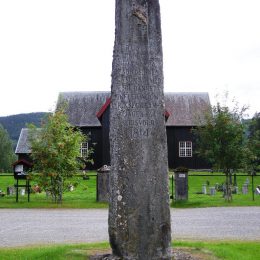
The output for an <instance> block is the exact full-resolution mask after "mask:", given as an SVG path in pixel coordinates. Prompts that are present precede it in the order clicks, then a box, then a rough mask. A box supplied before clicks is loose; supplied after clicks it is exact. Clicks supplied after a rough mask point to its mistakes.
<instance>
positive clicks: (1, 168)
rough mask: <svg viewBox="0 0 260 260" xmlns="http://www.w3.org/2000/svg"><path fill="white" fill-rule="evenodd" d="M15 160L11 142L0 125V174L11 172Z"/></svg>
mask: <svg viewBox="0 0 260 260" xmlns="http://www.w3.org/2000/svg"><path fill="white" fill-rule="evenodd" d="M15 158H16V157H15V154H14V151H13V144H12V141H11V139H10V137H9V135H8V132H7V130H5V129H4V128H3V126H2V125H1V124H0V172H11V171H12V163H13V162H14V161H15Z"/></svg>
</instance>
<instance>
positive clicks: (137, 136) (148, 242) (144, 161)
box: [109, 0, 171, 260]
mask: <svg viewBox="0 0 260 260" xmlns="http://www.w3.org/2000/svg"><path fill="white" fill-rule="evenodd" d="M111 97H112V100H111V111H110V152H111V166H112V167H111V173H110V189H111V191H110V194H111V198H110V207H109V236H110V244H111V247H112V251H113V254H114V255H115V256H118V257H121V258H122V259H142V260H148V259H149V260H152V259H171V258H170V250H169V248H170V241H171V228H170V210H169V194H168V165H167V144H166V130H165V122H164V120H165V119H164V112H165V111H164V101H163V100H164V92H163V70H162V46H161V27H160V8H159V1H158V0H149V1H148V0H124V1H122V0H116V31H115V45H114V57H113V71H112V96H111Z"/></svg>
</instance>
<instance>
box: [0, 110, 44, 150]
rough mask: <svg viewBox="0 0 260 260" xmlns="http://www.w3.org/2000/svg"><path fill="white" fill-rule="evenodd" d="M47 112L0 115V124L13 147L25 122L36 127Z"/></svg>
mask: <svg viewBox="0 0 260 260" xmlns="http://www.w3.org/2000/svg"><path fill="white" fill-rule="evenodd" d="M48 114H49V113H45V112H38V113H28V114H18V115H12V116H4V117H0V124H2V125H3V127H4V128H5V129H6V130H7V132H8V134H9V136H10V138H11V140H12V142H13V147H15V146H16V143H17V141H18V139H19V136H20V132H21V129H22V128H24V127H25V126H26V125H27V124H34V125H36V126H37V127H39V126H40V125H41V122H42V119H43V118H45V117H46V116H47V115H48Z"/></svg>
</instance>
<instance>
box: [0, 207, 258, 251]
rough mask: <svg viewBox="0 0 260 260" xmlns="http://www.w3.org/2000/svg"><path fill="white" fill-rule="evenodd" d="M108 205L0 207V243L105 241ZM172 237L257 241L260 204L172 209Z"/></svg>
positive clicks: (2, 244)
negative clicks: (54, 207)
mask: <svg viewBox="0 0 260 260" xmlns="http://www.w3.org/2000/svg"><path fill="white" fill-rule="evenodd" d="M107 216H108V211H107V209H0V223H1V224H0V225H1V227H0V247H7V246H22V245H32V244H50V243H81V242H83V243H84V242H98V241H108V232H107ZM171 219H172V237H173V239H207V240H210V239H212V240H214V239H217V240H219V239H236V240H259V241H260V207H234V208H233V207H225V208H200V209H199V208H198V209H171Z"/></svg>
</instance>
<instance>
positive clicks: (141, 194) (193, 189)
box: [0, 0, 260, 260]
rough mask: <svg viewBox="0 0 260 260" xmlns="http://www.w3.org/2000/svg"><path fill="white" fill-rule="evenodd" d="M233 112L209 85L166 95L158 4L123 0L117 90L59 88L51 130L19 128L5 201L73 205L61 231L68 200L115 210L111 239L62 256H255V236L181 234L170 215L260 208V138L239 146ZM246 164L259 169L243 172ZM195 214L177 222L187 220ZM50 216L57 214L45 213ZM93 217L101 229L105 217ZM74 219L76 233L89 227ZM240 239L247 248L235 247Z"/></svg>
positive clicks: (121, 259) (138, 259) (117, 259)
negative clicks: (211, 95)
mask: <svg viewBox="0 0 260 260" xmlns="http://www.w3.org/2000/svg"><path fill="white" fill-rule="evenodd" d="M236 109H237V108H234V110H229V109H228V108H227V107H221V105H220V104H219V103H218V104H217V105H216V106H211V104H210V101H209V95H208V93H207V92H198V93H194V92H191V93H175V92H164V73H163V49H162V31H161V14H160V4H159V1H158V0H151V1H141V0H133V1H120V0H117V1H115V41H114V50H113V62H112V74H111V91H108V92H97V91H94V92H83V91H82V92H76V91H73V92H62V93H60V95H59V98H58V101H57V105H56V110H55V113H53V114H51V115H49V117H48V120H46V122H47V123H45V125H44V124H43V127H42V128H40V129H39V128H36V127H35V126H29V128H22V129H21V134H20V137H19V140H18V144H17V147H16V152H15V153H16V155H17V156H18V160H17V161H15V162H14V163H13V165H12V167H13V173H11V174H2V175H0V208H3V209H4V210H6V209H25V208H26V209H31V211H34V210H32V209H38V210H37V211H35V213H34V214H35V215H36V212H40V211H41V210H43V209H55V210H57V211H56V213H57V215H59V214H62V213H64V212H65V222H64V225H63V227H62V232H63V237H65V233H66V232H67V231H69V230H66V227H67V225H68V226H69V224H70V223H69V222H70V219H69V218H68V219H67V218H66V214H67V212H69V211H70V210H71V209H77V210H79V209H92V211H94V209H98V208H99V209H104V210H103V212H101V211H99V214H100V216H101V214H103V213H104V212H105V213H108V217H107V231H108V232H107V233H108V234H107V235H108V239H107V240H108V241H109V244H108V241H107V242H106V243H103V244H100V243H97V244H93V245H89V244H88V245H86V244H85V245H84V244H83V245H80V244H78V245H64V246H63V249H62V252H59V257H60V256H61V255H62V257H63V258H66V259H67V258H68V259H74V257H75V254H77V255H78V256H79V257H81V258H82V257H84V258H86V257H87V259H90V260H171V259H176V260H188V259H190V260H195V259H199V260H201V259H215V256H216V257H219V259H222V258H223V259H224V258H225V257H226V256H229V257H230V259H240V256H241V255H243V254H244V252H245V253H246V254H248V256H249V259H250V257H252V258H251V259H257V256H258V258H259V253H260V251H259V247H258V248H256V249H255V248H254V249H253V250H252V247H257V246H258V245H259V244H258V242H257V241H250V242H248V244H247V243H246V242H244V241H234V242H233V241H229V240H228V241H224V242H223V243H220V242H219V241H215V240H213V238H216V237H218V239H219V238H221V239H222V236H223V232H222V233H221V234H220V237H219V236H215V237H214V236H212V237H210V236H209V235H208V234H206V237H207V235H208V237H207V238H209V239H205V237H204V239H205V241H202V242H199V241H192V239H191V241H190V242H189V241H187V239H186V240H185V239H184V241H178V240H176V239H175V238H174V237H172V234H174V231H175V230H173V226H174V225H173V224H175V223H172V220H173V218H172V215H173V213H175V212H174V210H176V212H177V210H178V212H181V211H182V209H178V208H186V209H188V208H195V210H198V211H190V212H196V213H197V214H198V215H199V214H200V211H201V210H202V209H201V208H204V209H203V210H204V211H203V212H206V214H207V213H208V212H209V211H210V210H211V209H210V207H230V206H258V207H259V206H260V175H258V173H257V172H256V169H257V167H258V166H259V165H258V164H259V160H258V159H259V158H256V157H257V156H256V155H257V152H258V150H257V149H259V143H257V142H256V141H257V139H255V138H254V137H252V136H251V137H250V138H251V139H250V138H248V139H249V141H248V142H249V145H248V146H247V147H246V146H244V145H243V146H242V143H243V140H244V128H243V127H244V126H243V125H242V123H241V122H242V116H240V115H242V112H243V111H242V112H241V113H238V110H236ZM214 120H215V121H214ZM249 128H250V126H249V127H248V129H249ZM223 129H224V132H221V130H223ZM249 132H250V131H249ZM223 133H224V134H223ZM252 133H253V131H252ZM255 133H256V136H258V135H257V134H258V132H257V131H255ZM250 134H251V133H250ZM250 134H248V135H250ZM210 142H211V143H210ZM250 142H251V143H250ZM203 145H204V146H203ZM208 147H210V151H209V150H208V149H209V148H208ZM251 147H253V148H255V150H254V149H251ZM196 149H197V150H196ZM250 149H251V150H250ZM90 154H92V155H93V160H92V159H90V158H89V157H90ZM198 154H199V155H200V156H198ZM205 155H206V156H205ZM233 155H234V156H233ZM245 155H247V158H246V156H245ZM203 156H204V157H203ZM244 157H245V158H244ZM242 158H243V160H242ZM244 164H246V165H247V166H248V165H250V167H249V168H250V169H246V170H245V172H239V169H240V168H241V167H242V165H244ZM240 166H241V167H240ZM212 169H222V170H221V171H219V172H213V170H212ZM241 169H242V168H241ZM248 172H250V174H248ZM173 208H174V209H173ZM197 208H199V209H197ZM252 208H253V207H252ZM61 209H66V210H61ZM68 209H70V210H68ZM189 210H191V209H189ZM192 210H194V209H192ZM213 210H215V211H217V210H216V209H215V208H213ZM221 210H222V209H221V208H220V211H218V212H219V214H218V216H216V217H219V216H220V213H222V212H221ZM233 210H234V211H235V207H234V208H233ZM215 211H214V214H215ZM222 211H223V210H222ZM3 212H4V214H10V213H9V212H8V211H3ZM6 212H7V213H6ZM24 212H25V215H26V213H28V212H29V211H27V212H26V210H24ZM50 212H51V214H52V212H53V211H51V210H46V211H41V212H40V213H41V214H46V213H47V214H49V213H50ZM75 212H77V211H76V210H75ZM82 212H84V213H85V212H88V211H87V210H84V211H82ZM178 212H177V213H178ZM231 212H232V208H231ZM16 213H18V214H19V211H17V212H16ZM229 213H230V211H229ZM246 213H248V212H246ZM14 214H15V213H14ZM28 214H29V213H28ZM30 214H31V213H30ZM211 214H212V211H211ZM75 215H77V213H76V214H75ZM59 216H61V215H59ZM195 216H196V214H194V215H192V214H189V216H188V217H187V216H186V218H185V217H183V218H181V219H179V221H180V224H178V225H179V226H181V225H183V222H184V221H185V220H187V219H188V220H192V218H193V217H194V218H195ZM211 216H212V215H211ZM236 216H237V215H236ZM10 217H11V216H10ZM77 217H78V216H75V217H74V218H77ZM52 218H53V219H54V218H56V216H53V215H51V217H49V219H48V220H49V221H50V222H51V221H52ZM96 218H97V216H96ZM5 219H6V218H5ZM24 219H26V218H24ZM38 219H41V217H40V216H38ZM3 220H4V219H2V221H3ZM73 220H74V219H73ZM77 220H78V219H77ZM231 220H232V219H231ZM257 220H258V219H257ZM58 221H61V222H62V221H64V219H61V218H58ZM71 221H72V220H71ZM84 221H85V222H84V223H86V222H88V219H87V218H86V219H84ZM225 221H228V220H226V219H225V220H224V222H219V223H221V227H225V228H227V229H228V227H229V225H230V226H232V223H231V224H230V222H229V223H228V224H227V222H225ZM243 221H244V219H243ZM31 222H32V221H31ZM50 222H49V224H50ZM204 222H205V219H204ZM204 222H203V223H202V224H201V227H200V228H201V229H202V228H205V226H204ZM77 223H79V222H77ZM93 223H94V224H93V226H92V228H93V232H92V233H91V234H90V236H93V237H94V235H95V234H94V233H95V232H97V228H98V226H95V223H96V222H95V221H93ZM41 224H43V222H41ZM191 224H193V223H191ZM214 224H215V223H214ZM214 224H213V225H212V223H211V226H213V228H214V230H216V231H215V232H216V233H217V229H218V227H215V226H214ZM253 224H254V223H253ZM54 225H55V223H54ZM83 225H84V224H83ZM38 227H39V223H38ZM175 227H176V226H175ZM74 228H75V229H77V228H78V229H79V230H78V231H77V232H78V233H80V229H83V227H81V226H80V225H77V226H74ZM256 228H257V227H256ZM39 229H40V227H39ZM53 229H54V228H53ZM90 229H91V228H90ZM91 230H92V229H91ZM44 231H45V230H44ZM46 231H48V230H46ZM97 233H98V232H97ZM189 233H192V228H190V230H189ZM211 233H214V232H211ZM28 235H29V234H28ZM34 235H35V233H34ZM183 237H184V238H187V237H188V238H191V237H192V236H187V237H185V236H183ZM197 237H198V240H199V238H200V236H199V232H198V231H196V232H195V238H196V239H197ZM193 238H194V234H193ZM225 238H228V239H229V237H228V236H226V237H225ZM237 238H238V240H239V239H241V238H242V239H243V238H245V237H244V234H239V235H237V237H235V240H236V239H237ZM254 238H255V236H254ZM69 239H70V238H69ZM85 239H86V238H85ZM231 239H234V237H232V236H231V237H230V240H231ZM210 240H212V241H210ZM62 241H63V240H62ZM66 241H68V240H66ZM69 241H72V242H74V241H73V238H72V239H71V240H69ZM93 241H95V240H93ZM97 241H99V240H97ZM40 242H42V241H40ZM48 242H49V243H50V242H51V241H48ZM54 242H55V239H54ZM84 242H85V240H84ZM257 244H258V245H257ZM176 245H177V246H176ZM178 246H179V247H178ZM51 247H52V248H55V249H57V251H60V248H59V246H57V245H51ZM187 247H188V249H187ZM42 248H43V249H42V250H43V251H45V252H44V253H42V254H43V255H45V256H46V255H49V257H51V258H53V259H55V253H54V252H48V249H46V248H45V247H44V246H43V247H42ZM96 248H97V250H96ZM241 248H242V249H243V252H242V253H240V254H238V253H237V252H236V253H234V251H238V249H241ZM15 250H16V249H14V251H15ZM26 250H27V251H26ZM30 250H31V248H30V247H29V248H25V250H24V251H23V250H22V251H21V255H22V254H26V256H24V255H23V256H22V257H26V258H27V257H28V255H30V254H32V255H33V254H35V249H34V250H33V249H32V252H30ZM225 250H226V251H225ZM248 250H250V252H248ZM75 252H76V253H75ZM7 254H9V255H12V254H16V251H15V253H14V252H12V249H3V250H1V248H0V258H1V255H2V256H5V255H7ZM64 254H65V255H64ZM232 255H233V256H234V258H232ZM256 255H257V256H256ZM237 256H238V257H239V258H236V257H237ZM211 257H213V258H211ZM34 258H35V255H34ZM57 259H59V258H58V257H57ZM60 259H61V258H60Z"/></svg>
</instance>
